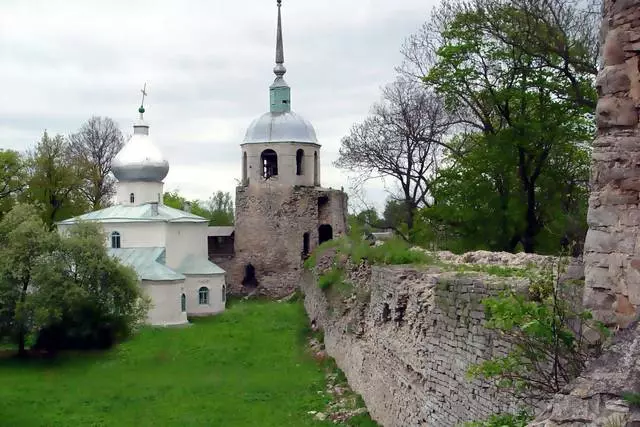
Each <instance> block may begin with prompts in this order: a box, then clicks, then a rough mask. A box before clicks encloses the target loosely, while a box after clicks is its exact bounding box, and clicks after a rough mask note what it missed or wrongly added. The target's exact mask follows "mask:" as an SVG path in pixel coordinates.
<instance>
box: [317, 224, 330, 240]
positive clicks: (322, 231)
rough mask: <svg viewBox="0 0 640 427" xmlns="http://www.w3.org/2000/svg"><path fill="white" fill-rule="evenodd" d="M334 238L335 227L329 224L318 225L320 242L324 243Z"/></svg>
mask: <svg viewBox="0 0 640 427" xmlns="http://www.w3.org/2000/svg"><path fill="white" fill-rule="evenodd" d="M331 239H333V228H332V227H331V226H330V225H329V224H322V225H321V226H320V227H318V242H319V244H322V243H324V242H326V241H328V240H331Z"/></svg>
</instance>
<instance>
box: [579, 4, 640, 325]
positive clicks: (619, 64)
mask: <svg viewBox="0 0 640 427" xmlns="http://www.w3.org/2000/svg"><path fill="white" fill-rule="evenodd" d="M602 36H603V40H604V46H603V52H602V54H603V60H604V68H603V69H602V70H601V72H600V74H599V75H598V78H597V81H596V87H597V89H598V94H599V97H600V98H599V101H598V105H597V108H596V122H597V126H598V136H597V138H596V140H595V142H594V146H593V164H592V170H591V186H592V192H591V197H590V199H589V213H588V216H587V221H588V223H589V232H588V233H587V237H586V241H585V255H584V259H585V274H586V288H585V295H584V303H585V305H586V306H587V307H589V308H591V309H592V310H593V312H594V315H595V316H596V317H597V318H599V319H600V320H602V321H604V322H605V323H607V324H611V325H612V324H618V325H620V326H622V327H626V326H627V325H628V324H629V323H630V322H631V321H632V320H633V319H634V318H635V317H636V316H637V314H638V309H639V307H640V241H639V240H638V239H640V205H639V203H640V199H639V197H638V196H639V194H640V167H639V166H640V127H639V126H638V108H639V107H640V0H605V2H604V19H603V26H602Z"/></svg>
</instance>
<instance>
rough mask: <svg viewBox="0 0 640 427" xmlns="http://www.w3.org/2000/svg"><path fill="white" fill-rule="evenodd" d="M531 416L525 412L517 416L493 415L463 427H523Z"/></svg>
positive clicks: (531, 418) (530, 419)
mask: <svg viewBox="0 0 640 427" xmlns="http://www.w3.org/2000/svg"><path fill="white" fill-rule="evenodd" d="M532 420H533V416H532V415H531V414H530V413H529V412H527V411H524V410H523V411H520V412H518V413H517V414H493V415H491V416H490V417H489V418H488V419H486V420H484V421H473V422H469V423H465V424H464V427H525V426H526V425H527V424H528V423H529V421H532Z"/></svg>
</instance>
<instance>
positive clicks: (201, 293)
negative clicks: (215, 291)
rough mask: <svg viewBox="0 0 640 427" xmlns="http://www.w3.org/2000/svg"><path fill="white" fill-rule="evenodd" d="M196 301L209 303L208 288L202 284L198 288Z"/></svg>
mask: <svg viewBox="0 0 640 427" xmlns="http://www.w3.org/2000/svg"><path fill="white" fill-rule="evenodd" d="M198 302H199V303H200V304H202V305H204V304H209V288H207V287H205V286H203V287H201V288H200V289H199V290H198Z"/></svg>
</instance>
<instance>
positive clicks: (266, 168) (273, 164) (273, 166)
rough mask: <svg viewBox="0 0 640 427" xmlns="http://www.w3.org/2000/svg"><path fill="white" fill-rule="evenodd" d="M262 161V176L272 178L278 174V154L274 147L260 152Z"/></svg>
mask: <svg viewBox="0 0 640 427" xmlns="http://www.w3.org/2000/svg"><path fill="white" fill-rule="evenodd" d="M260 161H261V162H262V177H263V178H271V177H272V176H277V175H278V155H277V154H276V152H275V151H273V150H272V149H267V150H264V151H263V152H262V154H260Z"/></svg>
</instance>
